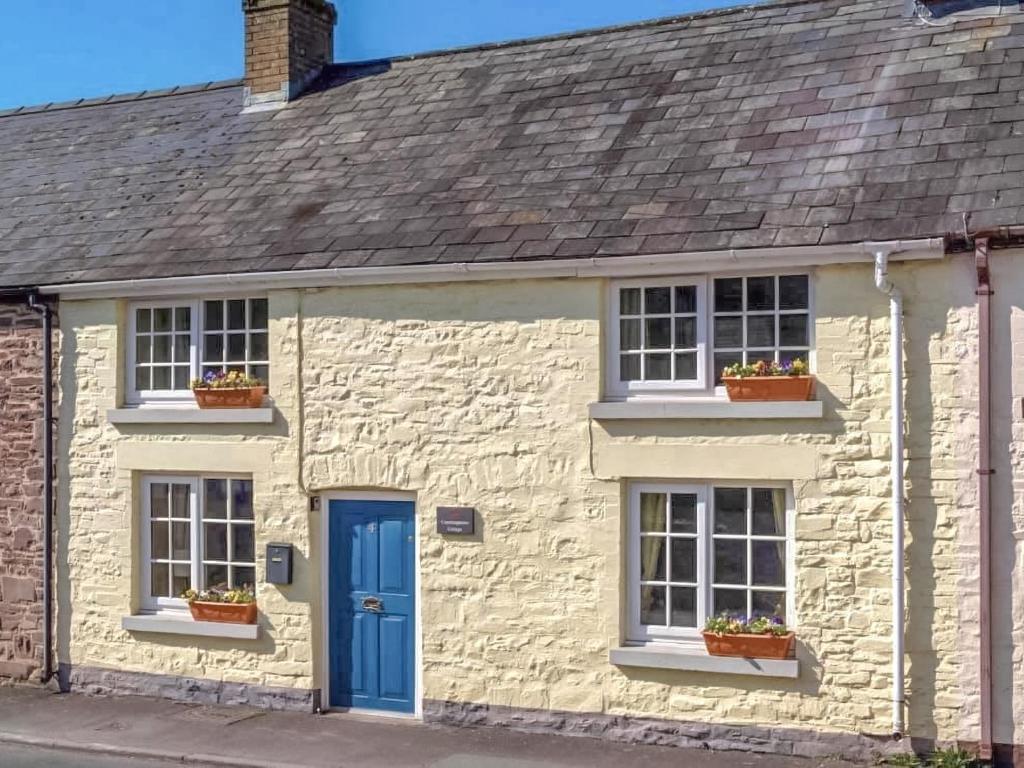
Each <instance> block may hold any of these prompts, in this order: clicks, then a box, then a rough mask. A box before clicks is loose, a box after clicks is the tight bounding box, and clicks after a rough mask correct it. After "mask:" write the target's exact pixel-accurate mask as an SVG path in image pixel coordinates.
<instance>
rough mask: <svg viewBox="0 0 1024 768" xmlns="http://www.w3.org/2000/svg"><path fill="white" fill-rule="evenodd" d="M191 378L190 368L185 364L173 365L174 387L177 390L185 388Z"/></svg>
mask: <svg viewBox="0 0 1024 768" xmlns="http://www.w3.org/2000/svg"><path fill="white" fill-rule="evenodd" d="M191 378H192V369H191V368H190V367H189V366H187V365H176V366H174V389H175V390H177V391H182V390H186V389H188V387H189V382H190V380H191Z"/></svg>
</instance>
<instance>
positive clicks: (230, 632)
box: [121, 613, 260, 640]
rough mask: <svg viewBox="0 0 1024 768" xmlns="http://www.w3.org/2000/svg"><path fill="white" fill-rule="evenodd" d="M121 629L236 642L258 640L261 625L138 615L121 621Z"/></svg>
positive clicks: (159, 615)
mask: <svg viewBox="0 0 1024 768" xmlns="http://www.w3.org/2000/svg"><path fill="white" fill-rule="evenodd" d="M121 628H122V629H126V630H128V631H129V632H156V633H159V634H163V635H194V636H197V637H228V638H233V639H235V640H256V639H258V638H259V636H260V627H259V624H222V623H219V622H215V621H195V620H193V619H192V617H191V616H189V615H188V614H183V615H181V616H180V617H179V616H173V615H170V614H166V613H154V614H138V615H135V616H125V617H123V618H122V619H121Z"/></svg>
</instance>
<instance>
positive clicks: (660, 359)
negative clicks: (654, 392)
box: [644, 354, 672, 381]
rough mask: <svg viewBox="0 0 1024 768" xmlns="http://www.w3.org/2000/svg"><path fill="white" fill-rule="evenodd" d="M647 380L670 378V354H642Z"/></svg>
mask: <svg viewBox="0 0 1024 768" xmlns="http://www.w3.org/2000/svg"><path fill="white" fill-rule="evenodd" d="M644 373H645V374H646V377H645V378H646V379H647V381H668V380H670V379H671V378H672V355H664V354H657V355H644Z"/></svg>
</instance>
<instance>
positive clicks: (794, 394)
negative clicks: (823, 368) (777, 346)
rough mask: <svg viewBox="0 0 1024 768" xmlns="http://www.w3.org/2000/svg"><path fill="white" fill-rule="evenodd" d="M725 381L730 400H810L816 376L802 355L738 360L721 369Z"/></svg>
mask: <svg viewBox="0 0 1024 768" xmlns="http://www.w3.org/2000/svg"><path fill="white" fill-rule="evenodd" d="M722 383H724V384H725V391H726V393H727V394H728V395H729V399H730V400H749V401H762V402H764V401H769V402H770V401H797V400H810V399H811V395H812V394H813V392H814V377H813V376H811V375H810V370H809V368H808V366H807V363H806V361H804V360H802V359H800V358H796V359H794V360H784V361H782V362H781V363H780V362H776V361H775V360H758V361H757V362H756V363H749V364H747V365H743V364H741V363H736V364H735V365H730V366H727V367H726V368H724V369H723V370H722Z"/></svg>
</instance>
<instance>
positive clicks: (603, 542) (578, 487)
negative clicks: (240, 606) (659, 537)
mask: <svg viewBox="0 0 1024 768" xmlns="http://www.w3.org/2000/svg"><path fill="white" fill-rule="evenodd" d="M893 277H894V279H895V280H896V282H897V283H898V284H900V285H901V286H903V287H904V288H905V291H906V296H907V303H906V312H907V341H906V355H907V382H908V383H907V412H908V430H909V434H910V437H909V440H908V446H907V455H906V459H907V472H908V496H909V504H908V509H907V514H908V571H907V574H908V621H907V654H908V655H907V658H908V672H907V684H908V698H909V718H908V719H909V732H910V733H911V734H912V735H914V736H917V737H920V738H923V739H938V740H943V741H951V740H954V739H956V738H970V736H971V733H972V732H973V733H976V730H974V728H975V726H974V723H975V719H972V718H973V717H974V716H973V715H972V713H971V711H970V708H969V706H968V705H969V704H970V701H969V700H967V699H965V691H970V688H971V686H972V685H973V684H974V682H972V681H976V671H973V672H972V670H971V669H970V665H969V664H968V663H966V662H965V661H964V659H965V658H966V657H965V656H964V653H965V650H964V649H966V648H969V645H970V643H969V638H968V639H964V638H962V637H960V635H958V632H957V625H958V621H959V620H960V619H961V614H962V613H966V614H967V615H969V613H970V611H971V605H970V603H969V601H966V602H964V603H963V604H961V601H960V600H959V599H958V588H959V585H960V584H961V582H964V583H969V582H970V580H971V579H972V578H974V575H975V570H976V564H972V561H971V559H970V557H969V548H968V543H969V542H968V543H965V542H964V541H963V540H962V537H961V535H960V528H959V521H960V519H961V517H962V516H963V515H964V514H965V512H964V510H965V509H969V508H970V504H971V503H972V501H973V496H972V494H973V491H972V489H973V488H974V480H973V472H972V466H973V464H972V462H973V458H972V457H973V455H974V454H972V450H973V448H972V445H971V442H970V435H971V434H972V431H973V430H976V425H975V424H973V423H972V419H974V418H975V413H976V411H975V401H974V397H975V396H974V394H973V391H972V390H971V381H972V377H973V367H972V365H973V364H972V361H973V360H975V359H976V350H975V346H974V344H975V342H974V340H975V339H976V328H975V327H974V326H973V325H972V323H973V317H974V314H973V302H974V295H973V284H972V282H971V280H972V275H971V271H970V266H969V263H968V262H967V261H966V260H963V259H951V260H946V261H945V262H938V263H936V262H929V263H923V264H917V265H897V266H894V268H893ZM814 286H815V302H816V315H817V319H816V323H815V333H816V350H817V351H816V361H815V365H816V370H817V372H818V376H819V397H820V399H821V400H822V401H823V403H824V410H825V416H824V417H823V418H822V419H808V420H785V419H783V420H714V421H713V420H708V421H692V420H682V421H663V420H662V421H627V422H601V421H592V420H590V419H589V418H588V411H587V406H588V404H589V403H591V402H593V401H596V400H598V399H599V398H600V396H601V369H602V338H603V337H602V329H603V324H604V320H603V317H604V311H605V305H606V301H605V297H606V296H607V283H606V282H605V281H602V280H546V281H545V280H537V281H517V282H512V281H509V282H493V283H458V284H448V285H429V286H386V287H361V288H357V287H353V288H344V289H342V288H336V289H323V290H318V291H305V292H291V291H281V292H272V293H271V313H272V321H271V337H272V359H271V363H272V366H273V373H272V379H273V381H272V393H271V394H272V395H273V397H274V399H275V403H276V407H277V410H278V415H277V420H276V421H275V424H274V425H273V426H271V427H245V426H220V427H216V426H199V425H174V426H172V425H164V426H153V425H139V426H135V427H121V428H115V427H113V426H112V425H111V424H109V423H108V421H107V420H106V416H105V414H106V411H107V409H108V408H113V407H116V406H117V404H118V403H119V400H120V397H121V394H120V390H121V383H120V375H119V366H120V365H121V363H120V353H119V351H118V338H119V336H118V334H119V328H120V327H123V322H122V308H121V307H119V305H118V303H117V302H113V301H110V302H104V301H92V302H67V303H65V304H64V305H63V309H64V320H65V324H64V327H65V329H66V333H65V336H64V343H63V351H64V361H63V366H64V380H65V381H66V382H68V383H69V386H70V382H71V381H72V380H74V382H75V384H74V386H75V391H74V392H72V393H70V397H69V399H68V400H67V401H66V403H65V406H64V409H63V410H62V413H61V455H70V456H72V461H71V463H70V464H69V465H68V466H66V467H64V468H62V474H61V483H62V488H63V489H65V490H66V494H65V496H64V498H65V499H67V503H66V504H65V505H64V506H62V508H61V530H62V531H67V532H68V534H69V536H68V543H67V549H66V551H65V552H64V553H63V554H64V556H62V557H61V558H60V562H61V563H62V564H64V563H66V565H62V567H63V569H64V570H63V573H62V580H63V582H64V585H63V586H62V598H61V599H62V602H61V620H60V628H61V632H60V638H59V639H60V648H61V651H60V652H61V660H62V661H63V662H65V663H70V664H72V665H73V666H74V665H80V666H86V667H90V668H118V669H121V670H124V671H129V672H140V673H149V674H157V675H181V676H185V677H201V678H204V679H211V680H219V681H226V682H240V683H249V684H252V685H256V686H270V687H292V688H297V689H304V690H310V689H317V688H321V687H323V685H324V680H325V677H326V672H325V669H324V663H323V659H324V649H323V647H322V610H321V600H320V596H321V585H320V573H321V558H322V553H321V549H320V547H321V543H322V537H321V533H320V531H321V528H320V526H321V519H320V513H318V512H310V511H309V507H308V505H307V495H306V494H307V493H308V494H317V493H321V492H327V491H330V490H352V489H360V490H394V491H405V492H411V493H414V494H415V495H416V500H417V509H418V510H419V512H420V517H419V535H420V554H419V556H420V567H421V576H422V585H421V600H422V616H423V643H422V660H421V667H422V687H421V691H420V693H421V695H422V697H423V698H424V699H426V700H429V701H432V702H435V703H436V702H440V703H441V704H439V705H438V706H442V707H449V706H450V705H451V703H453V702H454V703H456V704H464V705H486V706H488V707H498V708H500V707H507V708H511V709H513V710H522V711H531V712H536V711H538V710H548V711H557V712H570V713H596V714H600V715H602V716H608V717H613V718H614V717H623V718H629V719H630V722H636V721H638V719H639V720H643V719H648V720H650V721H651V722H659V723H660V722H663V721H686V722H687V723H690V724H693V723H702V722H703V723H728V724H733V725H736V726H749V727H753V726H759V727H762V726H772V727H775V726H777V727H782V728H786V729H794V728H795V729H804V730H806V731H822V732H825V731H827V732H837V731H839V732H844V733H847V734H858V733H860V734H869V735H872V736H884V735H886V734H888V733H889V732H890V729H891V707H890V690H891V683H892V679H891V658H890V647H891V622H890V617H891V599H890V598H891V586H890V582H891V540H892V539H891V525H890V519H891V518H890V508H889V493H890V489H889V421H888V416H889V375H888V350H889V347H888V344H889V320H888V305H887V301H886V299H885V297H884V296H882V295H881V294H879V293H878V292H877V291H876V290H875V288H874V286H873V284H872V274H871V268H870V265H866V264H865V265H858V266H842V267H827V268H821V269H819V270H817V271H816V272H815V276H814ZM300 353H301V354H300ZM300 380H301V386H300ZM300 394H301V398H300ZM300 417H301V418H300ZM300 437H301V439H300ZM204 467H206V468H225V470H228V469H232V471H237V472H251V473H253V475H254V478H255V479H256V489H257V490H256V496H257V498H256V504H257V517H258V524H257V525H258V527H257V537H258V546H257V551H258V552H259V551H260V550H262V548H263V545H264V544H265V543H266V542H267V541H270V540H276V539H280V540H283V541H291V542H293V543H294V544H295V545H296V550H297V556H298V563H297V569H296V574H295V584H294V585H293V586H291V587H282V588H278V587H271V586H269V585H263V584H262V580H263V564H262V563H260V564H259V567H258V580H259V581H260V582H261V584H260V607H261V613H262V617H261V622H262V628H263V637H262V638H261V640H260V641H257V642H255V643H239V642H237V641H236V642H225V641H220V640H208V639H201V638H189V637H184V636H174V637H172V636H161V635H145V634H140V633H128V632H125V631H123V630H122V629H121V628H120V619H121V617H122V616H124V615H126V614H127V613H129V612H131V611H132V610H134V609H135V608H136V607H137V593H138V586H137V584H138V581H139V578H138V573H137V569H138V562H137V554H136V552H135V544H134V543H133V542H134V537H135V536H136V535H137V532H136V527H137V515H138V511H137V507H136V504H135V501H134V500H133V482H134V479H135V478H136V477H137V475H138V472H140V471H146V470H148V471H153V470H163V471H170V472H185V471H198V470H199V469H202V468H204ZM638 479H660V480H715V479H728V480H758V479H772V480H779V481H790V482H792V483H793V488H794V492H795V498H796V537H795V548H796V551H795V563H796V575H795V585H796V591H795V594H796V600H795V602H796V616H795V619H796V621H795V624H796V628H797V631H798V633H799V638H800V642H799V651H798V658H799V660H800V664H801V667H800V675H799V677H798V678H797V679H796V680H779V679H771V678H753V677H743V676H735V675H724V674H712V673H707V672H703V673H697V672H683V671H669V670H659V669H639V668H626V667H616V666H614V665H612V664H611V663H610V661H609V651H610V649H611V648H614V647H616V646H618V645H619V644H620V643H621V642H622V641H623V639H624V634H625V630H624V625H625V622H624V618H623V617H624V605H625V587H624V583H623V571H624V568H623V551H624V542H623V531H624V529H625V526H624V523H625V519H626V509H625V504H624V498H625V496H624V494H625V489H626V487H627V485H628V483H629V481H630V480H638ZM449 504H459V505H463V504H464V505H469V506H474V507H476V508H477V509H478V510H479V513H480V515H481V518H482V523H483V530H482V532H481V533H479V534H478V535H477V536H476V537H474V538H472V539H470V540H457V539H452V538H447V539H446V538H443V537H440V536H438V535H437V534H436V533H435V531H434V526H433V520H432V512H433V510H434V508H435V507H436V506H439V505H449ZM259 556H260V557H262V553H260V555H259ZM972 569H974V570H972ZM445 702H447V703H448V704H445ZM494 711H499V710H494ZM659 727H661V726H659ZM787 733H788V731H787ZM787 738H790V736H787Z"/></svg>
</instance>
